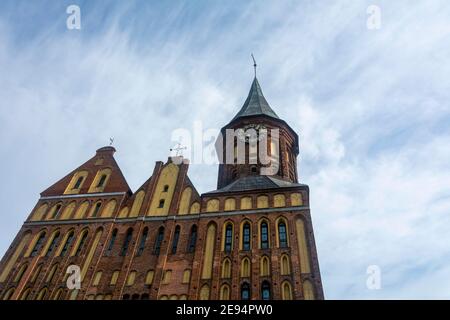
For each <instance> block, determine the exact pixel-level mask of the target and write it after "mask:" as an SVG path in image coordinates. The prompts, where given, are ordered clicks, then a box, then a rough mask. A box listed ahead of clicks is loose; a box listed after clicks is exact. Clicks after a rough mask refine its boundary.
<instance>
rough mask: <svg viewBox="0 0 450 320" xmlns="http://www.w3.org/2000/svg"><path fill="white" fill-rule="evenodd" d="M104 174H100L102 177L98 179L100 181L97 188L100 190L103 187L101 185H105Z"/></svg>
mask: <svg viewBox="0 0 450 320" xmlns="http://www.w3.org/2000/svg"><path fill="white" fill-rule="evenodd" d="M106 177H107V176H106V174H102V176H101V177H100V180H99V181H98V184H97V188H101V187H103V185H104V184H105V181H106Z"/></svg>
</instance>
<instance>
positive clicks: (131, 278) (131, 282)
mask: <svg viewBox="0 0 450 320" xmlns="http://www.w3.org/2000/svg"><path fill="white" fill-rule="evenodd" d="M136 274H137V272H136V271H134V270H133V271H131V272H130V273H129V274H128V278H127V286H128V287H130V286H132V285H134V282H135V280H136Z"/></svg>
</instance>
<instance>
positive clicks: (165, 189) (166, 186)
mask: <svg viewBox="0 0 450 320" xmlns="http://www.w3.org/2000/svg"><path fill="white" fill-rule="evenodd" d="M167 191H169V186H168V185H167V184H166V185H165V186H164V189H163V192H167Z"/></svg>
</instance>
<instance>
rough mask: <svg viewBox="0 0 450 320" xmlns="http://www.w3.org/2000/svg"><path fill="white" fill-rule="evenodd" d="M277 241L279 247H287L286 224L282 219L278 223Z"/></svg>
mask: <svg viewBox="0 0 450 320" xmlns="http://www.w3.org/2000/svg"><path fill="white" fill-rule="evenodd" d="M278 241H279V243H280V248H286V247H287V234H286V224H285V223H284V222H283V221H281V222H280V223H279V224H278Z"/></svg>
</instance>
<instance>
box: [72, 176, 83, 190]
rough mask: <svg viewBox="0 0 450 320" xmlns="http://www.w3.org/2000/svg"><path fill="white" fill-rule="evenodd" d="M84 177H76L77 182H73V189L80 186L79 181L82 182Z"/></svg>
mask: <svg viewBox="0 0 450 320" xmlns="http://www.w3.org/2000/svg"><path fill="white" fill-rule="evenodd" d="M83 179H84V177H78V179H77V182H75V185H74V186H73V188H72V189H73V190H76V189H79V188H80V186H81V183H82V182H83Z"/></svg>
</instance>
